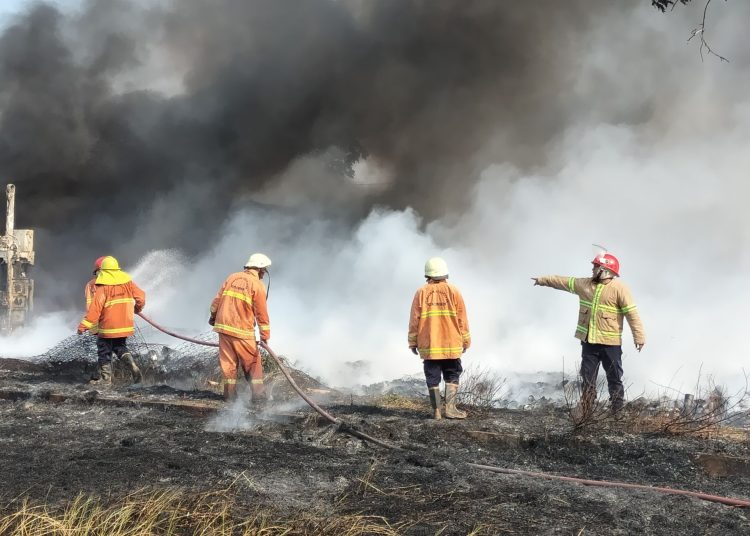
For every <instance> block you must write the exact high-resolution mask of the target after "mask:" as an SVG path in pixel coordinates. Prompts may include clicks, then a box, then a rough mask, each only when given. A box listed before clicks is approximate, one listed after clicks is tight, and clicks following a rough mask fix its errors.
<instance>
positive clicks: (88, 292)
mask: <svg viewBox="0 0 750 536" xmlns="http://www.w3.org/2000/svg"><path fill="white" fill-rule="evenodd" d="M83 294H84V296H86V311H88V310H89V307H91V302H92V301H93V300H94V294H96V277H93V278H91V281H89V282H88V283H86V287H84V289H83ZM89 332H90V333H91V334H92V335H96V334H97V333H99V323H98V322H97V323H96V324H94V325H93V326H91V327H90V328H89Z"/></svg>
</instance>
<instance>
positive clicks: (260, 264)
mask: <svg viewBox="0 0 750 536" xmlns="http://www.w3.org/2000/svg"><path fill="white" fill-rule="evenodd" d="M269 266H271V259H269V258H268V257H266V256H265V255H263V254H262V253H253V254H252V255H250V258H249V259H247V262H246V263H245V268H268V267H269Z"/></svg>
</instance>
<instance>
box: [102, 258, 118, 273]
mask: <svg viewBox="0 0 750 536" xmlns="http://www.w3.org/2000/svg"><path fill="white" fill-rule="evenodd" d="M101 269H102V270H119V269H120V263H119V262H117V259H115V258H114V257H104V258H103V259H102V264H101Z"/></svg>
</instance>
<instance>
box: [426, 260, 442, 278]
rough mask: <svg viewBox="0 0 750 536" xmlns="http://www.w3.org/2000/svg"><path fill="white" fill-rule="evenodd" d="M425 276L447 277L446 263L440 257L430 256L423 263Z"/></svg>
mask: <svg viewBox="0 0 750 536" xmlns="http://www.w3.org/2000/svg"><path fill="white" fill-rule="evenodd" d="M424 275H425V277H431V278H433V279H438V278H445V277H448V263H447V262H445V260H443V259H442V258H440V257H432V258H431V259H427V262H426V263H424Z"/></svg>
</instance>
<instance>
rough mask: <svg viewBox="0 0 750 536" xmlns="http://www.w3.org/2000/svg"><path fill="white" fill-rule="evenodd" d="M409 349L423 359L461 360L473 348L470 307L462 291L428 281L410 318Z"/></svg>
mask: <svg viewBox="0 0 750 536" xmlns="http://www.w3.org/2000/svg"><path fill="white" fill-rule="evenodd" d="M408 340H409V347H410V348H414V347H416V348H417V350H418V351H419V355H420V357H421V358H422V359H457V358H459V357H461V354H462V353H463V351H464V349H465V348H468V347H469V346H470V345H471V334H470V333H469V321H468V319H467V317H466V306H465V305H464V299H463V296H461V292H459V290H458V288H456V287H455V286H454V285H452V284H450V283H448V282H447V281H428V282H427V284H426V285H424V286H423V287H422V288H420V289H419V290H418V291H417V293H416V294H415V295H414V300H413V301H412V304H411V313H410V315H409V338H408Z"/></svg>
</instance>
